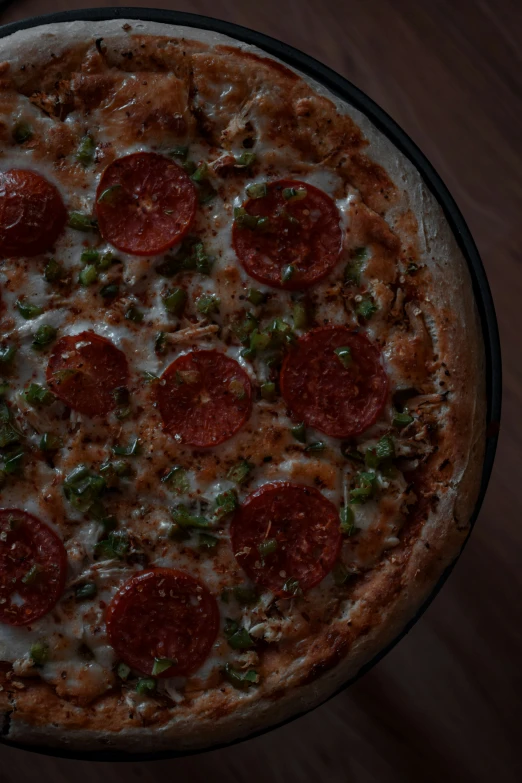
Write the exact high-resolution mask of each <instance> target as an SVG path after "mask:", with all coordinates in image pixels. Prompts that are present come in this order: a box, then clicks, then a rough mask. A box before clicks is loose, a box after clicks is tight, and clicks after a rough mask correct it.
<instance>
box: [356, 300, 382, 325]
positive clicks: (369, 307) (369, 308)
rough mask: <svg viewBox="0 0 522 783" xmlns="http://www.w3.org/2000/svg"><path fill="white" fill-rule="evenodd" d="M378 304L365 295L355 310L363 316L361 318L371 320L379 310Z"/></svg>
mask: <svg viewBox="0 0 522 783" xmlns="http://www.w3.org/2000/svg"><path fill="white" fill-rule="evenodd" d="M377 309H378V308H377V306H376V305H375V304H374V303H373V300H372V299H371V298H370V297H365V298H364V299H362V300H361V301H360V302H359V304H358V305H357V307H356V308H355V312H356V313H357V315H359V316H361V318H364V319H365V320H366V321H367V320H369V319H370V318H371V317H372V315H373V314H374V313H376V312H377Z"/></svg>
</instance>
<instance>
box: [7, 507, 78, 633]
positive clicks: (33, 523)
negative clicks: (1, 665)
mask: <svg viewBox="0 0 522 783" xmlns="http://www.w3.org/2000/svg"><path fill="white" fill-rule="evenodd" d="M66 573H67V555H66V552H65V548H64V546H63V543H62V541H61V539H60V538H59V537H58V536H57V535H56V533H55V532H54V531H53V530H51V528H50V527H49V526H48V525H46V524H45V523H44V522H41V521H40V520H39V519H38V518H37V517H34V516H33V515H32V514H28V513H27V512H25V511H20V510H19V509H16V508H2V509H0V623H6V624H7V625H27V624H28V623H32V622H34V621H35V620H38V619H39V618H40V617H43V615H44V614H47V612H50V611H51V609H52V608H53V606H54V605H55V604H56V602H57V601H58V599H59V598H60V596H61V595H62V593H63V589H64V586H65V577H66Z"/></svg>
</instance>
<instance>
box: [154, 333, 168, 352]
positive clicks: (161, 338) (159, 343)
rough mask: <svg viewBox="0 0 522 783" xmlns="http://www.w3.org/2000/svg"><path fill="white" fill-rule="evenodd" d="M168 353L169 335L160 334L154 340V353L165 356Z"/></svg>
mask: <svg viewBox="0 0 522 783" xmlns="http://www.w3.org/2000/svg"><path fill="white" fill-rule="evenodd" d="M166 352H167V335H166V334H165V332H158V334H157V335H156V337H155V338H154V353H157V354H159V355H163V354H164V353H166Z"/></svg>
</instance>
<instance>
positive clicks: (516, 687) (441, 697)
mask: <svg viewBox="0 0 522 783" xmlns="http://www.w3.org/2000/svg"><path fill="white" fill-rule="evenodd" d="M89 4H91V5H101V6H103V5H106V6H109V5H114V3H109V2H106V3H104V2H97V3H96V2H91V3H89V0H16V2H15V3H12V4H11V5H10V6H9V7H8V8H7V9H6V10H4V11H3V13H0V22H2V23H4V22H11V21H14V20H16V19H22V18H24V17H28V16H33V15H36V14H39V13H49V12H51V11H59V10H65V9H69V8H80V7H82V6H85V5H89ZM124 4H125V3H117V5H124ZM138 4H139V5H142V6H156V7H165V8H169V7H170V8H176V10H180V11H192V12H198V13H202V14H207V15H209V16H216V17H221V18H224V19H227V20H230V21H234V22H237V23H239V24H243V25H247V26H251V27H253V28H255V29H258V30H260V31H262V32H265V33H268V34H269V35H273V36H275V37H276V38H280V39H282V40H284V41H287V42H288V43H290V44H293V45H294V46H296V47H298V48H299V49H302V50H304V51H305V52H308V53H309V54H311V55H313V56H314V57H317V58H318V59H319V60H322V61H323V62H325V63H327V64H328V65H330V66H332V67H333V68H334V69H335V70H337V71H339V72H340V73H342V74H344V75H345V76H347V77H348V78H349V79H350V80H352V81H353V82H354V83H355V84H356V85H358V86H359V87H361V88H362V89H363V90H365V91H366V92H367V93H368V94H369V95H370V96H371V97H372V98H374V99H375V100H376V101H377V102H378V103H379V104H380V105H381V106H382V107H383V108H384V109H386V110H387V111H388V112H389V113H390V114H391V115H392V117H394V118H395V119H396V120H397V122H398V123H399V124H400V125H402V127H403V128H404V129H405V130H406V131H407V132H408V133H409V134H410V135H411V136H412V137H413V139H414V140H415V141H416V142H417V143H418V144H419V146H420V147H421V149H422V150H423V151H424V152H425V153H426V154H427V156H428V157H429V158H430V160H431V161H432V163H433V164H434V165H435V167H436V168H437V169H438V171H439V172H440V174H441V175H442V177H443V179H444V180H445V181H446V183H447V185H448V186H449V188H450V190H451V191H452V192H453V195H454V196H455V197H456V199H457V202H458V203H459V205H460V207H461V209H462V211H463V213H464V216H465V217H466V219H467V221H468V223H469V226H470V228H471V230H472V232H473V234H474V236H475V239H476V241H477V243H478V246H479V249H480V251H481V253H482V257H483V260H484V263H485V266H486V269H487V272H488V275H489V279H490V282H491V286H492V289H493V295H494V297H495V301H496V307H497V313H498V318H499V323H500V331H501V339H502V342H503V350H504V383H505V392H504V418H503V430H502V433H501V438H500V446H499V452H498V458H497V461H496V468H495V471H494V474H493V478H492V481H491V484H490V489H489V493H488V496H487V499H486V502H485V503H484V506H483V509H482V513H481V515H480V518H479V521H478V523H477V525H476V528H475V531H474V533H473V535H472V537H471V540H470V542H469V544H468V546H467V548H466V550H465V552H464V554H463V556H462V558H461V560H460V562H459V564H458V566H457V568H456V569H455V571H454V573H453V575H452V576H451V578H450V579H449V582H448V583H447V585H446V586H445V588H444V589H443V591H442V593H441V594H440V595H439V597H438V598H437V599H436V601H435V603H434V604H433V606H432V607H431V608H430V609H429V611H428V612H427V614H426V615H425V616H424V618H423V619H422V620H421V621H420V622H419V623H418V624H417V625H416V627H415V628H414V630H412V631H411V633H410V634H409V635H408V637H407V638H406V639H404V640H403V641H402V642H401V643H400V644H399V645H398V647H397V648H396V649H395V650H394V651H393V652H392V653H391V654H390V655H388V657H387V658H386V659H385V660H383V661H382V662H381V663H380V664H379V665H378V666H376V667H375V668H374V669H373V670H372V671H371V673H370V674H368V675H367V676H366V677H364V678H363V679H362V680H360V681H359V682H358V683H357V684H356V685H355V686H353V687H352V688H350V689H349V690H348V691H347V692H345V693H343V694H342V695H341V696H338V697H336V698H335V699H333V700H332V701H330V702H329V703H328V704H327V705H325V706H323V707H321V708H319V709H318V710H316V711H315V712H313V713H312V714H310V715H308V716H306V717H304V718H301V719H300V720H298V721H296V722H294V723H292V724H290V725H288V726H286V727H284V728H282V729H279V730H277V731H275V732H273V733H271V734H268V735H266V736H264V737H260V738H258V739H255V740H252V741H250V742H247V743H244V744H242V745H239V746H236V747H232V748H230V749H228V750H220V751H215V752H212V753H208V754H205V755H202V756H198V757H191V758H187V759H181V760H175V761H170V762H169V761H165V762H155V763H149V764H144V763H133V764H132V765H129V764H125V765H119V766H118V765H113V764H98V765H97V764H95V763H89V762H85V763H79V762H73V761H62V760H55V759H50V758H45V757H43V756H41V757H38V756H35V755H30V754H26V753H24V752H22V751H17V750H11V749H6V748H2V749H1V750H0V779H1V780H3V781H5V783H25V781H36V780H37V781H38V783H62V781H63V782H64V783H65V781H67V783H68V782H69V781H72V780H75V781H78V783H86V782H87V781H90V780H93V779H95V776H96V778H97V779H103V780H109V779H110V780H111V781H112V783H119V781H122V782H123V781H125V783H133V782H134V781H138V780H139V781H141V783H152V781H160V780H161V781H165V780H170V779H172V778H173V777H174V776H175V779H176V780H190V782H191V783H199V782H200V781H205V783H206V782H207V781H209V780H212V781H216V782H217V781H237V783H246V782H247V781H248V783H257V781H259V782H261V781H263V782H264V781H274V783H279V781H281V782H282V781H284V782H285V783H293V782H294V781H296V783H297V782H298V783H318V782H319V781H321V782H322V781H327V782H328V783H338V782H340V781H354V783H370V781H376V783H395V782H396V783H407V782H408V781H412V782H415V783H431V782H433V783H440V781H459V782H460V783H467V781H470V783H471V782H473V783H480V782H481V781H487V782H488V783H490V781H494V783H508V782H509V783H512V782H513V783H514V781H516V780H521V779H522V768H521V765H520V757H521V753H520V745H521V739H520V725H522V711H521V709H520V702H521V696H522V688H521V681H522V678H521V669H522V632H521V626H522V613H521V611H520V606H521V596H522V567H521V561H522V551H521V550H522V547H521V541H522V532H521V531H522V520H521V518H520V511H519V508H518V503H520V502H521V501H522V480H521V479H522V475H521V474H522V449H521V446H522V416H521V410H522V361H521V360H520V353H519V351H520V350H521V347H522V340H521V331H520V330H521V328H522V326H521V320H520V315H521V313H522V250H521V247H522V232H521V229H520V226H521V216H522V164H521V153H522V144H521V141H522V127H521V118H522V80H521V73H522V57H521V54H520V39H521V36H522V3H521V2H520V1H519V0H496V1H494V0H458V1H457V0H430V1H429V2H428V0H424V2H422V0H421V1H420V2H419V0H366V1H365V2H364V0H344V2H343V0H286V2H283V1H282V0H264V1H263V2H239V0H238V1H237V2H231V1H227V0H194V2H177V3H172V4H171V3H169V2H161V0H153V1H152V2H146V0H142V2H141V3H138ZM517 721H520V723H518V726H519V728H518V729H517ZM98 776H99V778H98Z"/></svg>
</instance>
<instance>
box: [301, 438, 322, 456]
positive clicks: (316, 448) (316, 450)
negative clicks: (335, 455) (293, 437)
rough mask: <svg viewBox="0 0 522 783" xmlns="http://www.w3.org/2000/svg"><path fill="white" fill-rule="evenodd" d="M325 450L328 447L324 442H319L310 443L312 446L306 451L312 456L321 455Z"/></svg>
mask: <svg viewBox="0 0 522 783" xmlns="http://www.w3.org/2000/svg"><path fill="white" fill-rule="evenodd" d="M325 448H326V446H325V445H324V443H323V442H322V440H317V441H315V443H310V445H309V446H307V447H306V448H305V451H308V452H311V453H312V454H320V453H321V451H324V450H325Z"/></svg>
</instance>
